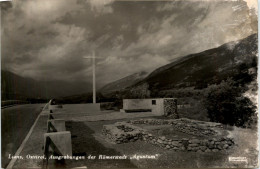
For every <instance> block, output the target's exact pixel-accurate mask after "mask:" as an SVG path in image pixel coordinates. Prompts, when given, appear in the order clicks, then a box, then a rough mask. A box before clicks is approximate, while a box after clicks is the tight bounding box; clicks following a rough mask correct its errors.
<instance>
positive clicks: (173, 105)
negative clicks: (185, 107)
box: [163, 99, 179, 119]
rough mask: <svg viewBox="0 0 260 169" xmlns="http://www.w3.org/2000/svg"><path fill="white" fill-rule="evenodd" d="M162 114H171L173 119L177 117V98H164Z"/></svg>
mask: <svg viewBox="0 0 260 169" xmlns="http://www.w3.org/2000/svg"><path fill="white" fill-rule="evenodd" d="M163 104H164V115H165V116H171V117H173V118H174V119H177V118H179V115H178V113H177V99H164V100H163Z"/></svg>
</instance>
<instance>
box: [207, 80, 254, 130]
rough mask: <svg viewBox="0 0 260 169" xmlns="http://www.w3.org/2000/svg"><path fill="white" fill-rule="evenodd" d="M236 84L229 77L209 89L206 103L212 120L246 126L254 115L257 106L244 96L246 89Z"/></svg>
mask: <svg viewBox="0 0 260 169" xmlns="http://www.w3.org/2000/svg"><path fill="white" fill-rule="evenodd" d="M234 84H235V83H234V81H233V80H230V79H228V80H227V81H225V82H222V83H221V84H219V85H213V86H211V87H209V88H208V89H207V90H208V91H207V93H206V96H205V100H204V105H205V108H206V109H207V111H208V116H209V118H210V120H211V121H214V122H220V123H223V124H229V125H232V126H233V125H235V126H244V125H245V124H246V123H247V122H248V121H250V120H251V118H252V117H253V115H254V113H255V110H256V106H255V105H253V103H252V102H251V100H250V99H248V98H246V97H244V96H243V92H244V91H245V89H244V88H242V87H239V86H235V85H234Z"/></svg>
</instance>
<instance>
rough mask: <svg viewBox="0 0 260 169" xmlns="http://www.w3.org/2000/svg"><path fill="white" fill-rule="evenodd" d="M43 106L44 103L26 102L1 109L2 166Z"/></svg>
mask: <svg viewBox="0 0 260 169" xmlns="http://www.w3.org/2000/svg"><path fill="white" fill-rule="evenodd" d="M43 106H44V104H26V105H17V106H13V107H9V108H5V109H1V127H2V131H1V132H2V133H1V134H2V135H1V136H2V137H1V141H2V143H1V147H2V154H1V157H2V168H6V166H7V165H8V163H9V161H10V159H8V155H9V154H11V155H14V154H15V152H16V151H17V149H18V148H19V146H20V145H21V143H22V142H23V140H24V138H25V137H26V135H27V133H28V132H29V130H30V128H31V126H32V125H33V123H34V121H35V119H36V118H37V116H38V115H39V113H40V112H41V110H42V108H43Z"/></svg>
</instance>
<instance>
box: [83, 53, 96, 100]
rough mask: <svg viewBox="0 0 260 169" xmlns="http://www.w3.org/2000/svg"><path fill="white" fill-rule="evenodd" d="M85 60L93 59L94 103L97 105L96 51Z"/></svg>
mask: <svg viewBox="0 0 260 169" xmlns="http://www.w3.org/2000/svg"><path fill="white" fill-rule="evenodd" d="M83 58H84V59H92V70H93V74H92V77H93V103H96V63H95V62H96V61H95V59H96V57H95V51H93V52H92V56H88V57H83Z"/></svg>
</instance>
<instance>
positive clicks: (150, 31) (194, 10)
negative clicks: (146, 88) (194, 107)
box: [2, 0, 257, 85]
mask: <svg viewBox="0 0 260 169" xmlns="http://www.w3.org/2000/svg"><path fill="white" fill-rule="evenodd" d="M252 1H253V0H252ZM247 4H248V5H249V7H252V6H254V3H249V2H248V3H246V2H244V1H195V0H194V1H192V0H191V1H172V2H169V1H168V2H167V1H112V0H106V1H105V0H71V1H66V2H65V1H64V0H27V1H19V0H14V1H13V2H12V3H11V4H10V3H9V5H6V6H4V7H3V6H2V8H4V10H5V14H4V15H3V16H2V22H3V29H2V35H3V36H2V42H3V43H2V67H3V68H4V69H8V70H11V71H13V72H15V73H17V74H20V75H22V76H29V77H33V78H37V79H52V80H53V79H58V80H82V79H88V80H89V81H90V80H91V78H90V77H91V61H90V60H84V59H83V57H84V56H89V55H91V53H92V51H93V50H95V51H96V54H97V56H99V57H100V58H99V59H98V60H97V75H98V77H97V79H98V81H99V84H100V85H101V84H105V83H107V82H110V81H113V80H116V79H119V78H121V77H124V76H127V75H129V74H131V73H135V72H138V71H142V70H145V71H152V70H153V69H155V68H157V67H159V66H162V65H165V64H167V63H169V62H170V61H171V60H172V59H175V58H177V57H180V56H184V55H187V54H190V53H195V52H200V51H203V50H206V49H209V48H213V47H217V46H219V45H221V44H223V43H226V42H229V41H233V40H238V39H241V38H244V37H246V36H248V35H250V34H252V33H255V32H256V31H257V29H256V28H257V17H256V15H255V13H254V11H253V10H250V9H249V7H248V5H247Z"/></svg>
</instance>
